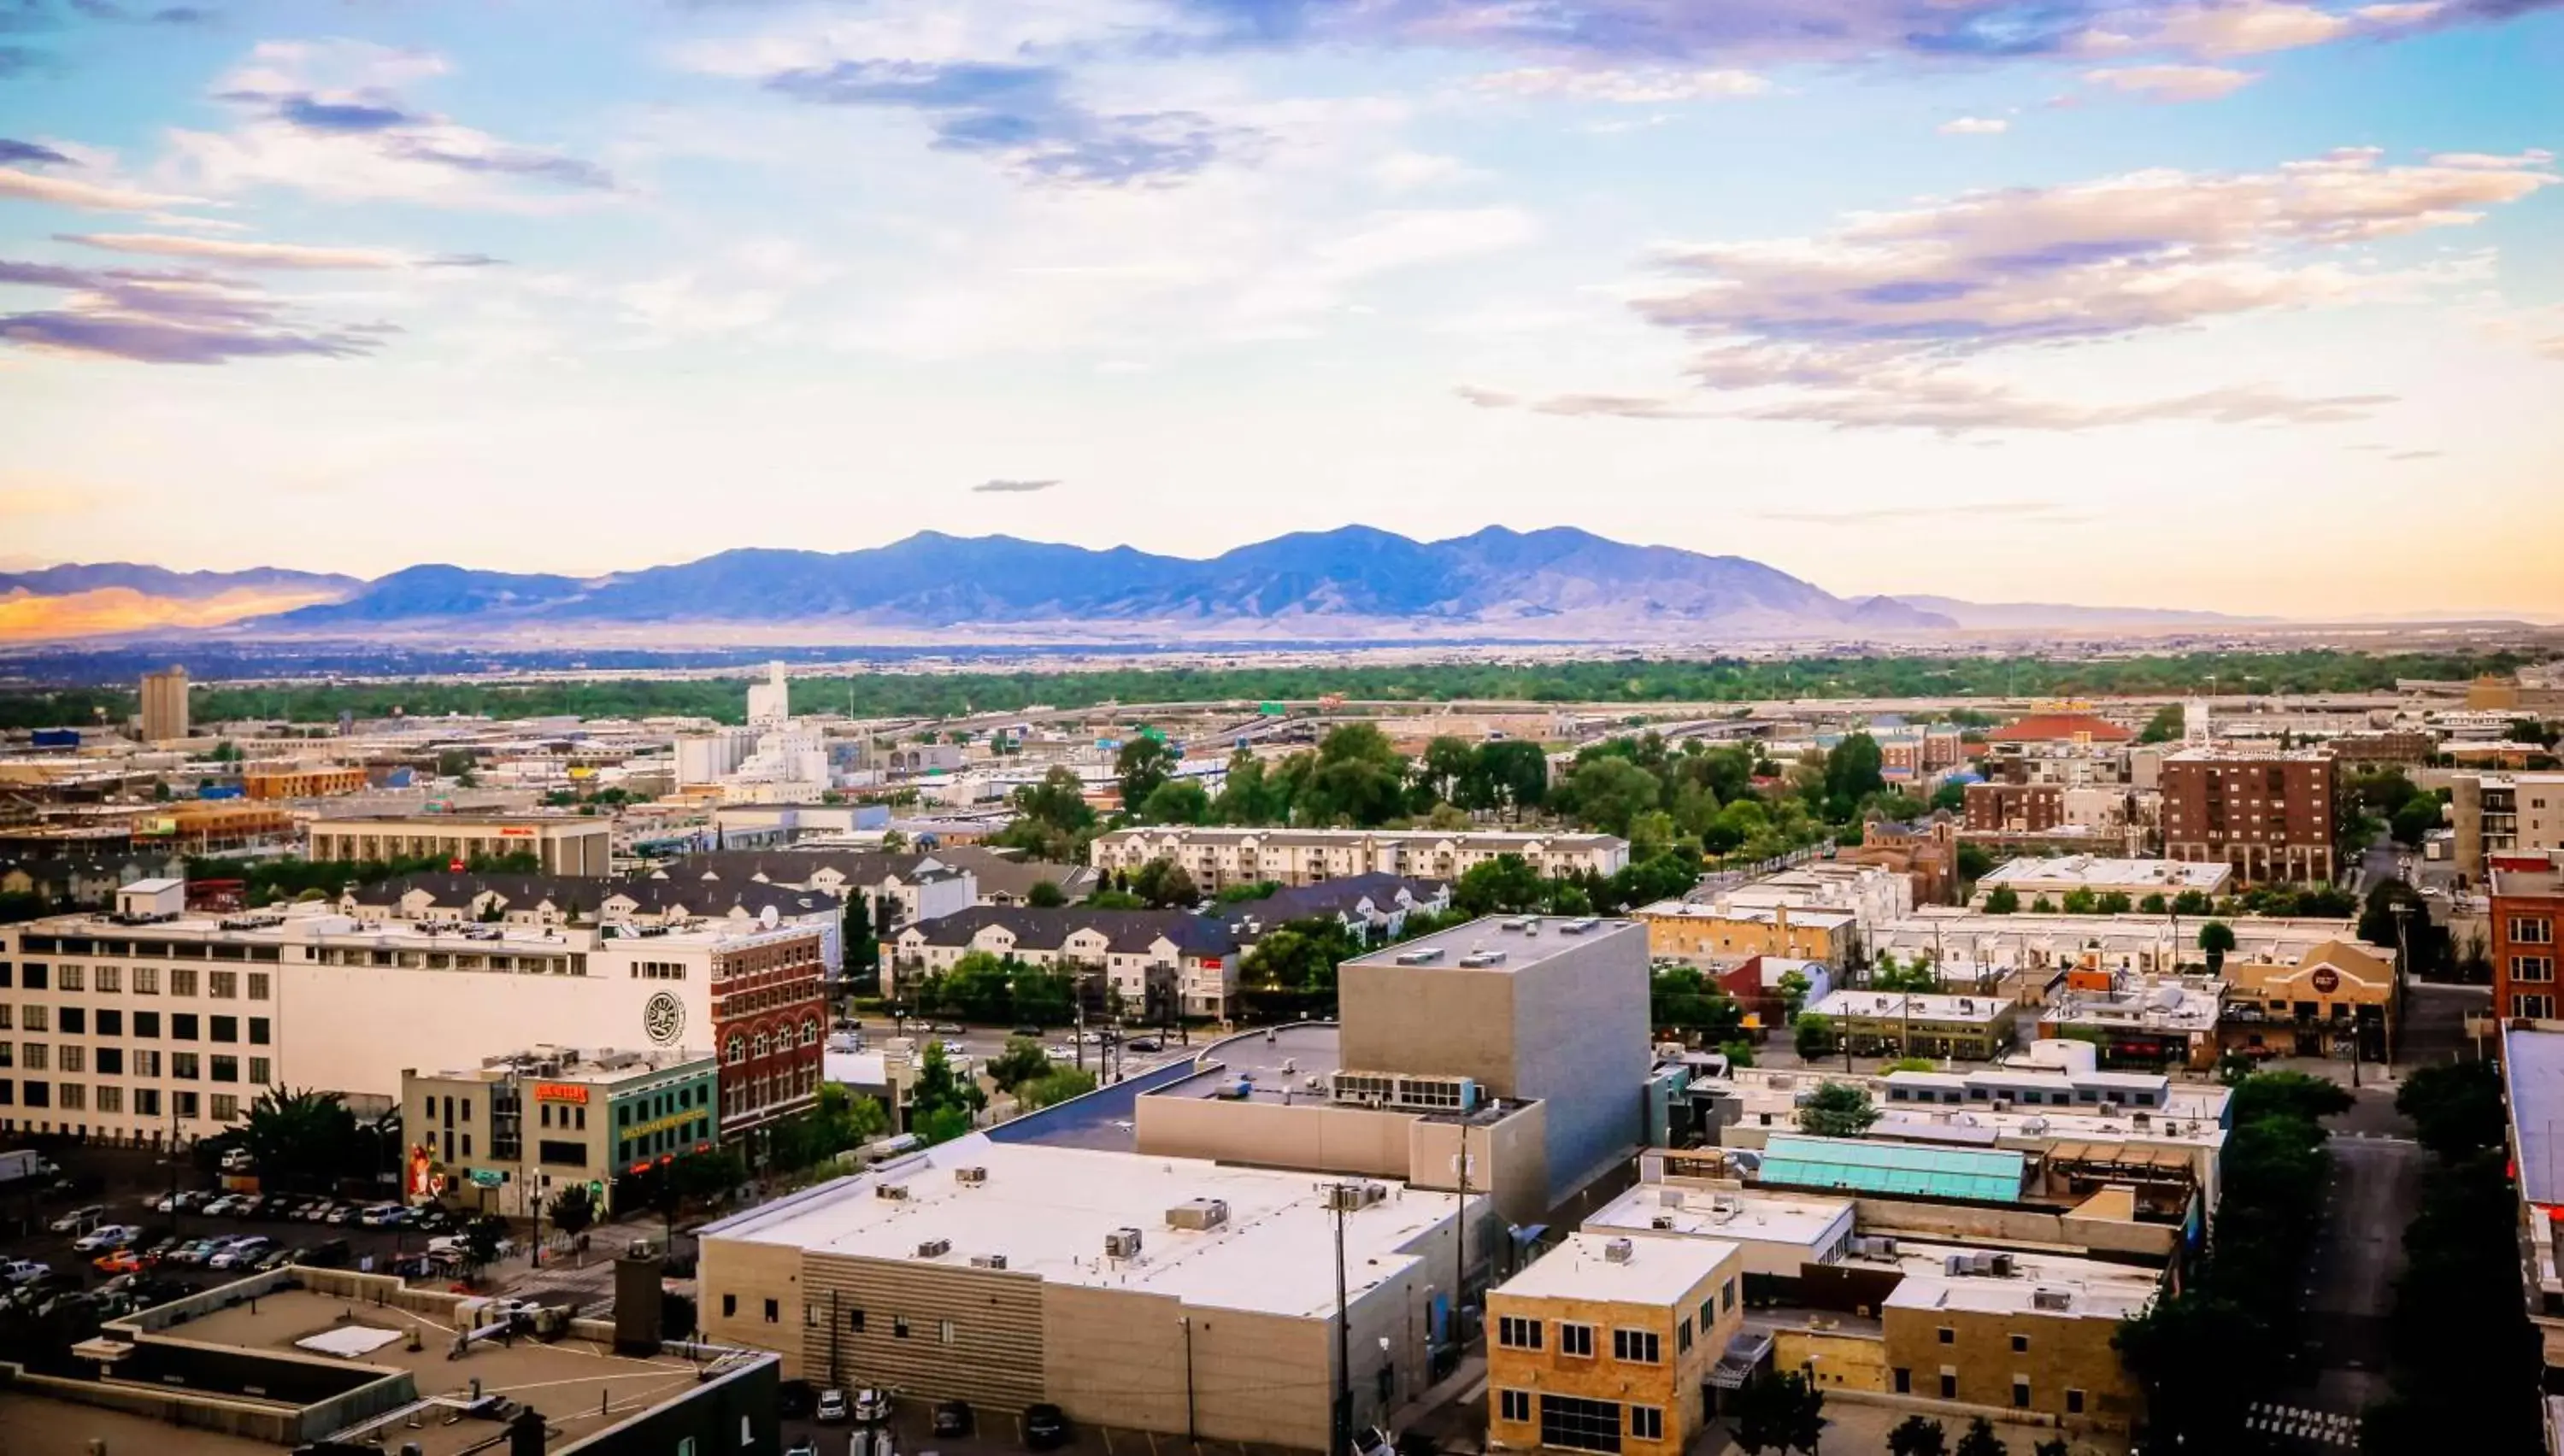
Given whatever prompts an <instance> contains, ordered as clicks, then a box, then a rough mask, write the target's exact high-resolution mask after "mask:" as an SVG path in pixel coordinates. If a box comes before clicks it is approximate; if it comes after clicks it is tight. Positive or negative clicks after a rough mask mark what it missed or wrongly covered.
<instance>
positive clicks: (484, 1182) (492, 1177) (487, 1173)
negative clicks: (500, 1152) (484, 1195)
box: [472, 1167, 507, 1188]
mask: <svg viewBox="0 0 2564 1456" xmlns="http://www.w3.org/2000/svg"><path fill="white" fill-rule="evenodd" d="M506 1176H507V1175H506V1174H505V1173H502V1172H500V1171H499V1170H498V1169H497V1168H495V1167H476V1168H474V1169H473V1170H472V1181H473V1182H475V1183H478V1184H480V1185H481V1186H482V1187H485V1188H495V1187H497V1186H499V1184H500V1182H501V1181H502V1180H503V1179H504V1178H505V1177H506Z"/></svg>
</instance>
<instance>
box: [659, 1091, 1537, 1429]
mask: <svg viewBox="0 0 2564 1456" xmlns="http://www.w3.org/2000/svg"><path fill="white" fill-rule="evenodd" d="M1064 1190H1074V1194H1073V1196H1063V1192H1064ZM1461 1207H1462V1200H1461V1199H1459V1198H1457V1197H1454V1196H1452V1195H1449V1194H1425V1193H1419V1192H1416V1191H1414V1190H1411V1189H1408V1188H1406V1187H1404V1186H1403V1185H1400V1184H1395V1183H1389V1182H1382V1181H1373V1180H1350V1181H1331V1180H1328V1179H1323V1178H1312V1177H1311V1176H1310V1175H1309V1174H1307V1173H1305V1172H1282V1171H1274V1170H1270V1169H1263V1168H1247V1167H1231V1166H1222V1165H1220V1164H1217V1163H1211V1162H1204V1161H1199V1160H1195V1159H1188V1158H1177V1157H1168V1156H1159V1155H1138V1154H1134V1153H1130V1152H1120V1151H1108V1150H1101V1149H1095V1148H1084V1147H1067V1146H1052V1145H1047V1144H1039V1143H1032V1142H1016V1141H1003V1140H1000V1139H998V1138H995V1137H991V1136H989V1135H985V1134H973V1135H969V1136H967V1137H963V1138H961V1139H958V1140H956V1141H954V1142H951V1143H944V1144H937V1145H935V1146H933V1147H930V1148H926V1149H924V1150H922V1151H919V1152H915V1153H911V1154H908V1155H906V1156H903V1157H899V1158H896V1159H893V1160H891V1161H888V1162H884V1163H881V1164H879V1165H877V1166H875V1167H873V1168H871V1169H869V1170H868V1171H866V1172H864V1173H862V1174H861V1175H858V1176H855V1177H850V1178H843V1179H839V1180H837V1181H835V1182H831V1183H827V1184H823V1185H821V1186H819V1187H817V1188H812V1189H809V1190H807V1191H804V1192H801V1193H797V1194H793V1195H790V1196H787V1197H784V1198H781V1199H778V1200H776V1201H774V1202H772V1203H768V1204H765V1205H764V1206H762V1207H758V1208H754V1209H750V1210H748V1211H747V1212H745V1213H740V1214H736V1215H733V1216H732V1217H729V1218H726V1219H723V1220H720V1221H718V1222H716V1223H713V1224H710V1225H708V1226H706V1227H705V1228H704V1229H703V1230H702V1233H701V1238H702V1264H701V1269H700V1278H699V1282H700V1287H701V1289H702V1319H703V1323H704V1327H705V1329H706V1330H707V1331H708V1332H709V1333H710V1334H711V1336H712V1338H714V1339H716V1340H719V1341H722V1342H724V1343H726V1344H737V1345H742V1346H748V1347H751V1348H754V1349H759V1350H767V1351H772V1352H775V1353H777V1354H779V1355H780V1356H781V1357H782V1361H783V1372H784V1374H785V1376H786V1377H787V1378H798V1379H804V1380H809V1381H811V1382H813V1383H815V1384H822V1385H840V1386H850V1385H854V1384H858V1383H871V1384H879V1385H887V1386H890V1387H892V1388H894V1389H897V1390H899V1391H900V1392H901V1393H902V1394H904V1395H906V1396H909V1397H911V1398H917V1399H930V1400H944V1399H959V1400H966V1401H968V1402H970V1404H971V1405H972V1407H973V1408H974V1409H975V1410H977V1411H978V1412H979V1416H980V1419H981V1420H982V1422H984V1423H986V1424H988V1425H990V1426H994V1427H997V1428H999V1429H1003V1428H1004V1425H1003V1422H1004V1418H1005V1413H1007V1412H1012V1411H1019V1410H1021V1409H1023V1408H1024V1407H1025V1406H1027V1405H1030V1404H1032V1403H1034V1402H1037V1401H1048V1402H1051V1403H1053V1404H1056V1405H1058V1406H1059V1407H1060V1408H1061V1409H1062V1410H1063V1411H1064V1412H1066V1414H1067V1415H1068V1417H1069V1419H1070V1420H1071V1421H1073V1422H1076V1423H1078V1424H1080V1425H1100V1424H1109V1425H1112V1426H1114V1427H1117V1428H1119V1429H1122V1430H1126V1431H1128V1430H1138V1431H1147V1432H1154V1433H1157V1434H1159V1435H1162V1436H1175V1437H1184V1436H1191V1437H1193V1438H1196V1439H1200V1440H1206V1441H1221V1442H1250V1441H1251V1442H1254V1443H1256V1444H1257V1445H1259V1446H1270V1447H1282V1448H1286V1449H1297V1450H1324V1449H1341V1447H1342V1441H1341V1438H1340V1437H1339V1436H1337V1435H1335V1434H1334V1432H1335V1430H1336V1419H1335V1417H1336V1407H1337V1397H1338V1394H1339V1392H1340V1391H1341V1392H1344V1393H1345V1394H1346V1395H1348V1396H1349V1397H1350V1402H1351V1412H1350V1413H1351V1416H1352V1419H1353V1421H1354V1422H1358V1423H1370V1422H1380V1423H1386V1420H1387V1417H1388V1413H1389V1412H1390V1411H1393V1410H1395V1409H1396V1408H1397V1407H1398V1406H1399V1405H1400V1404H1402V1403H1404V1402H1405V1401H1407V1400H1410V1399H1412V1398H1413V1397H1414V1396H1415V1395H1416V1394H1417V1393H1419V1392H1420V1391H1422V1390H1423V1389H1424V1388H1425V1387H1426V1386H1427V1385H1428V1384H1430V1383H1431V1380H1432V1378H1433V1367H1432V1362H1431V1352H1432V1351H1433V1350H1434V1349H1435V1348H1436V1347H1437V1346H1440V1345H1442V1344H1444V1343H1446V1342H1448V1341H1449V1340H1450V1339H1451V1331H1450V1319H1451V1315H1450V1305H1451V1301H1450V1292H1451V1291H1453V1290H1455V1289H1457V1288H1458V1287H1459V1284H1458V1276H1459V1267H1458V1262H1457V1261H1458V1246H1459V1243H1460V1220H1461V1216H1462V1215H1461ZM1467 1207H1468V1209H1469V1211H1470V1216H1471V1217H1472V1218H1473V1219H1475V1220H1478V1221H1481V1222H1482V1223H1483V1224H1484V1226H1482V1227H1479V1228H1473V1229H1471V1230H1470V1232H1469V1235H1468V1242H1469V1244H1470V1246H1471V1248H1472V1250H1473V1251H1474V1250H1477V1249H1481V1248H1484V1247H1486V1246H1487V1242H1486V1241H1487V1240H1488V1238H1489V1237H1491V1236H1500V1235H1497V1234H1496V1229H1495V1226H1494V1224H1493V1221H1492V1220H1489V1219H1487V1218H1486V1217H1485V1212H1486V1210H1485V1205H1484V1203H1483V1201H1482V1200H1479V1199H1476V1198H1472V1199H1470V1200H1468V1202H1467ZM1340 1233H1341V1237H1342V1241H1343V1264H1342V1266H1341V1267H1342V1273H1343V1279H1344V1301H1345V1303H1344V1318H1343V1319H1342V1320H1341V1322H1340V1320H1339V1317H1338V1293H1337V1291H1338V1278H1339V1265H1338V1262H1337V1240H1338V1237H1339V1234H1340Z"/></svg>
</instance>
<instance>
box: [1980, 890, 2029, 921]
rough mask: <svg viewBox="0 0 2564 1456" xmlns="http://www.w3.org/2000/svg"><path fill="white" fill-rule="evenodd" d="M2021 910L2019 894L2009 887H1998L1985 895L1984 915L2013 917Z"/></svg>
mask: <svg viewBox="0 0 2564 1456" xmlns="http://www.w3.org/2000/svg"><path fill="white" fill-rule="evenodd" d="M2020 910H2021V892H2020V891H2018V890H2015V889H2013V888H2012V887H2011V886H2010V885H1998V886H1996V887H1995V888H1994V889H1993V890H1991V891H1988V892H1987V894H1986V914H1988V915H2014V914H2017V913H2019V911H2020Z"/></svg>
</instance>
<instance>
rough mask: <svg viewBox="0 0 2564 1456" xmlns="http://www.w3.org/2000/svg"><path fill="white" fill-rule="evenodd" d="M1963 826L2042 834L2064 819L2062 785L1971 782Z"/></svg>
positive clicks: (1974, 829)
mask: <svg viewBox="0 0 2564 1456" xmlns="http://www.w3.org/2000/svg"><path fill="white" fill-rule="evenodd" d="M1965 807H1966V811H1967V817H1966V821H1965V825H1964V827H1965V828H1966V829H1967V830H1968V831H1969V832H1970V833H1974V834H1999V833H2003V832H2006V831H2010V832H2012V833H2016V834H2044V833H2046V832H2047V831H2048V830H2050V829H2054V828H2055V827H2056V826H2058V825H2060V824H2062V823H2064V822H2065V789H2064V787H2063V786H2062V785H2060V784H2053V783H1972V784H1969V785H1968V787H1967V799H1966V806H1965Z"/></svg>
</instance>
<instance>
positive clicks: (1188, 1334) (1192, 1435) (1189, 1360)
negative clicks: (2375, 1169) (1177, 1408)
mask: <svg viewBox="0 0 2564 1456" xmlns="http://www.w3.org/2000/svg"><path fill="white" fill-rule="evenodd" d="M1175 1323H1176V1324H1178V1325H1180V1326H1182V1327H1183V1330H1184V1444H1186V1445H1188V1446H1189V1445H1196V1444H1198V1443H1199V1442H1200V1440H1201V1433H1200V1432H1199V1431H1198V1430H1197V1429H1196V1428H1195V1420H1194V1415H1193V1317H1192V1316H1190V1315H1177V1316H1176V1317H1175Z"/></svg>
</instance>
